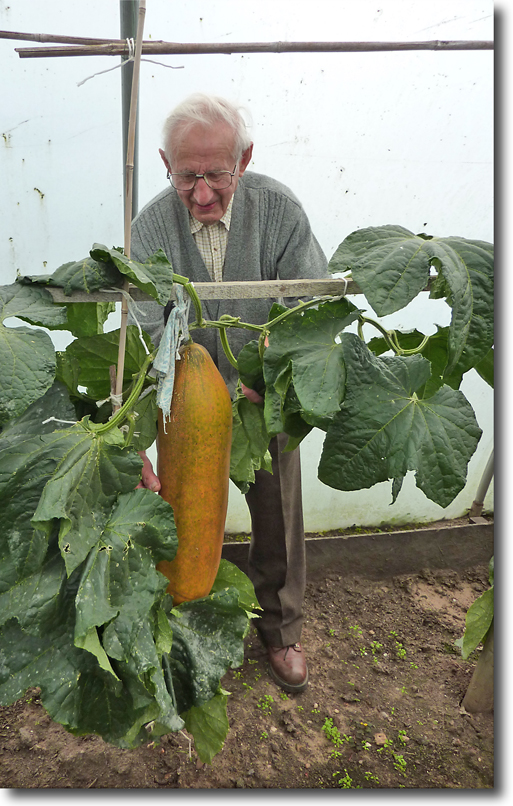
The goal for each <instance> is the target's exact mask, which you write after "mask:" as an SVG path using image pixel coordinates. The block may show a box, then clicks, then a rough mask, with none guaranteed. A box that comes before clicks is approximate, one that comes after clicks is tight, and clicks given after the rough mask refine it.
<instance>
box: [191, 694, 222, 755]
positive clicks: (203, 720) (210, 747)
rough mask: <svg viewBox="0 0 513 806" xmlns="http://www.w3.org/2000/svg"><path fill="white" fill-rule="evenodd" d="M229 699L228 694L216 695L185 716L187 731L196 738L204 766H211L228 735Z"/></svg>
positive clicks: (195, 743)
mask: <svg viewBox="0 0 513 806" xmlns="http://www.w3.org/2000/svg"><path fill="white" fill-rule="evenodd" d="M227 699H228V698H227V696H226V694H222V693H219V694H216V695H215V696H214V697H212V699H211V700H209V701H208V702H206V703H204V705H200V706H199V707H195V706H193V707H192V708H190V709H189V710H188V711H186V712H185V714H183V718H184V720H185V729H186V730H188V731H189V733H192V735H193V736H194V746H195V748H196V752H197V753H198V756H199V757H200V760H201V761H203V763H204V764H210V762H211V761H212V759H213V758H214V756H215V755H216V753H219V751H220V750H221V749H222V747H223V745H224V741H225V739H226V736H227V735H228V730H229V728H230V725H229V723H228V716H227V714H226V702H227Z"/></svg>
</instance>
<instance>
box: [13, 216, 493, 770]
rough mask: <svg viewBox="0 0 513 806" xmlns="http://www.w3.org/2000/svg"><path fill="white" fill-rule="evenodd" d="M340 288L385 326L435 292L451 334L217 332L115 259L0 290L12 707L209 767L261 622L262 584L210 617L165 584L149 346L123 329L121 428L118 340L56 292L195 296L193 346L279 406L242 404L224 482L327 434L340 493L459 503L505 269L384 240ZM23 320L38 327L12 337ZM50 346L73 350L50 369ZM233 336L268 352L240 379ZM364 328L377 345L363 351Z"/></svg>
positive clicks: (482, 258) (311, 309) (281, 315)
mask: <svg viewBox="0 0 513 806" xmlns="http://www.w3.org/2000/svg"><path fill="white" fill-rule="evenodd" d="M330 269H331V270H332V271H333V272H341V271H342V272H347V271H348V270H350V271H351V273H352V277H353V279H354V280H355V281H356V282H357V283H358V285H359V287H360V288H361V290H362V292H363V293H364V294H365V295H366V297H367V300H368V302H369V305H370V306H371V307H372V308H373V309H374V311H375V313H376V314H377V316H378V317H379V316H384V315H387V314H389V313H392V312H394V311H396V310H399V309H400V308H402V307H404V306H406V305H407V304H408V303H409V302H411V301H412V300H413V299H414V298H415V297H416V296H417V294H419V293H420V292H421V291H422V290H423V289H424V288H425V287H426V285H427V284H428V281H430V282H431V291H430V295H431V297H434V298H439V297H443V298H445V299H446V301H447V303H448V304H449V306H450V307H451V309H452V320H451V324H450V325H449V326H448V327H444V328H438V330H437V332H436V333H435V334H434V335H432V336H428V335H426V334H422V333H420V332H419V331H417V330H415V331H413V332H409V333H400V332H398V331H395V330H387V329H386V328H385V327H384V326H383V325H382V324H381V323H380V322H379V321H378V320H375V319H373V318H371V317H369V316H368V315H367V313H366V312H365V311H364V310H361V309H358V308H357V307H356V306H355V305H353V304H352V303H351V302H350V301H349V300H348V299H346V298H345V297H330V298H322V299H316V300H310V301H308V302H307V303H300V304H298V305H297V306H296V307H295V308H293V309H289V308H285V307H284V306H281V305H278V304H275V305H273V307H272V309H271V312H270V316H269V321H268V322H265V323H262V324H261V325H253V324H248V323H243V322H240V321H239V320H238V319H237V318H236V317H231V316H227V317H222V319H221V320H219V321H216V322H210V321H207V320H205V319H204V318H203V316H202V311H201V303H200V301H199V300H198V298H197V296H196V294H195V291H194V288H193V287H192V286H191V285H190V284H189V283H188V280H187V278H184V277H181V276H179V275H176V274H174V273H173V271H172V267H171V265H170V263H169V261H168V260H167V258H166V256H165V255H164V253H163V252H161V251H159V252H157V253H156V254H155V255H154V256H152V257H151V258H149V259H148V260H147V261H146V262H145V263H144V264H141V263H137V262H135V261H132V260H130V259H129V258H127V257H126V256H125V255H124V254H123V252H122V250H119V249H108V248H107V247H105V246H102V245H99V244H95V245H94V247H93V249H92V250H91V252H90V255H89V256H88V257H87V258H85V259H83V260H79V261H76V262H70V263H66V264H64V265H63V266H61V267H60V268H59V269H57V271H56V272H54V273H53V274H52V275H46V276H25V277H19V278H18V280H17V282H16V283H13V284H12V285H10V286H4V287H3V288H1V289H0V296H1V300H2V307H1V311H2V324H0V340H1V344H2V349H1V350H0V373H1V376H2V378H3V384H2V389H1V392H0V427H1V428H2V432H1V434H0V515H1V517H2V522H3V524H4V530H3V532H2V536H1V538H0V558H1V566H0V567H1V571H0V613H1V615H2V619H1V627H0V658H1V664H0V703H2V704H10V703H12V702H14V701H15V700H16V699H19V698H20V697H21V696H22V695H23V693H24V692H25V691H26V690H27V689H28V688H30V687H34V686H38V687H40V689H41V698H42V702H43V704H44V706H45V708H46V709H47V711H48V712H49V714H50V715H51V716H52V718H53V719H55V720H56V721H58V722H60V723H61V724H63V725H64V726H65V727H66V728H67V729H68V730H69V731H71V732H72V733H75V734H84V733H97V734H99V735H101V736H102V737H103V738H104V739H105V740H106V741H109V742H112V743H113V744H117V745H118V746H121V747H127V748H131V747H136V746H137V745H139V744H141V743H142V742H145V741H158V739H159V737H160V736H161V735H163V734H165V733H168V732H170V731H178V730H180V729H182V728H183V727H184V726H185V728H186V729H187V730H188V731H189V732H190V733H192V734H193V736H194V739H195V743H196V748H197V751H198V754H199V756H200V758H201V759H202V760H203V761H209V760H211V758H212V756H213V755H214V753H216V752H218V750H219V749H220V748H221V747H222V745H223V742H224V738H225V736H226V732H227V730H228V722H227V718H226V700H227V692H225V691H224V689H222V687H221V679H222V677H223V676H224V674H225V673H226V671H227V669H228V668H230V667H233V668H235V667H237V666H240V665H241V663H242V660H243V639H244V636H245V635H246V634H247V631H248V628H249V619H250V617H252V616H253V615H254V611H255V609H256V608H257V604H256V601H255V596H254V591H253V589H252V586H251V584H250V583H249V580H248V579H247V578H246V577H245V576H244V574H242V573H241V572H240V571H238V569H236V568H235V567H234V566H231V565H230V564H229V563H226V562H221V565H220V568H219V572H218V575H217V578H216V580H215V582H214V585H213V587H212V590H211V592H210V594H209V595H208V596H206V597H204V598H202V599H199V600H196V601H192V602H184V603H183V604H180V605H178V606H174V604H173V600H172V598H171V597H170V596H169V595H168V594H167V593H166V587H167V580H166V578H165V577H164V576H163V575H162V574H160V573H159V572H158V571H157V570H156V566H157V564H158V563H159V562H161V561H170V560H172V559H173V557H174V555H175V553H176V548H177V541H176V530H175V525H174V518H173V512H172V509H171V507H170V506H169V505H168V504H166V502H165V501H163V500H162V499H161V498H159V497H157V496H155V495H154V494H152V493H151V492H149V491H148V490H141V489H135V488H136V486H137V484H138V482H139V480H140V473H141V460H140V458H139V455H138V451H141V450H144V449H146V448H147V447H149V446H150V445H151V444H152V443H153V442H154V439H155V434H156V422H157V407H156V398H155V390H154V379H153V378H152V377H151V376H150V375H149V374H148V372H149V370H150V368H151V365H152V361H153V359H154V357H155V349H154V346H153V345H152V344H151V342H150V340H149V338H148V336H147V335H146V334H144V333H140V332H139V330H138V328H137V327H135V326H131V327H129V328H128V331H127V341H126V358H125V365H124V375H123V379H122V381H123V384H122V386H123V396H122V405H121V406H120V407H119V409H118V410H117V411H116V412H115V414H114V415H113V416H112V417H111V406H110V403H109V398H110V394H111V383H110V376H109V367H110V366H111V365H112V364H115V363H116V358H117V353H118V342H119V332H109V333H104V332H103V325H104V323H105V321H106V318H107V316H108V314H109V312H110V310H111V309H112V304H111V303H108V302H101V303H96V302H73V300H72V298H71V297H70V301H69V302H66V303H65V304H54V303H53V299H52V297H51V295H50V294H49V292H48V290H47V288H45V286H53V287H59V288H62V289H63V290H64V292H65V294H68V295H70V294H71V293H72V292H73V291H74V290H80V291H86V292H92V291H96V290H99V289H100V290H101V289H103V290H106V289H107V290H108V289H113V288H114V289H119V288H121V287H123V285H124V283H125V282H126V281H127V280H129V281H130V282H131V283H133V284H134V285H136V286H138V287H139V288H140V289H141V290H143V291H144V292H145V293H146V294H148V295H149V296H151V297H152V298H153V299H155V300H157V301H158V302H159V303H160V304H162V305H165V303H166V302H167V300H168V299H169V297H170V294H171V291H172V286H173V284H174V283H176V284H178V285H182V286H183V287H184V288H185V289H186V290H187V291H188V292H189V293H190V295H191V297H192V300H193V303H194V306H195V312H196V321H195V322H194V323H192V324H191V325H190V330H191V332H192V333H194V329H197V328H205V327H215V328H217V329H218V330H219V331H220V334H221V340H222V343H223V346H224V348H225V351H226V353H227V355H228V356H229V358H230V360H231V361H232V363H235V364H236V366H237V368H238V370H239V375H240V379H241V382H242V383H244V384H246V386H249V387H251V388H254V389H257V390H261V392H263V394H264V400H265V403H264V406H263V407H259V406H257V405H255V404H253V403H250V402H249V401H248V400H247V399H246V398H245V397H244V395H242V393H240V392H239V393H238V394H237V395H236V398H235V400H234V401H233V436H232V451H231V469H230V473H231V479H232V481H233V482H234V483H235V484H236V485H237V486H238V487H239V489H241V491H246V490H247V489H248V487H249V485H250V483H251V482H252V481H253V479H254V472H255V470H256V469H258V468H260V467H264V468H266V467H269V463H268V451H267V447H268V443H269V439H270V438H271V437H272V436H273V435H275V434H277V433H279V432H282V431H285V432H286V433H288V434H289V445H288V448H289V449H290V448H293V447H295V446H296V445H298V444H299V443H300V442H301V441H302V439H303V438H304V437H305V436H306V435H307V434H308V433H309V432H310V431H311V429H312V428H314V427H317V428H319V429H321V430H322V431H324V432H325V433H326V437H325V442H324V447H323V452H322V456H321V459H320V463H319V471H318V472H319V478H320V479H321V480H322V481H323V482H325V483H326V484H328V485H330V486H332V487H335V488H337V489H341V490H356V489H361V488H366V487H371V486H372V485H374V484H376V483H378V482H381V481H385V480H390V482H391V493H392V501H395V500H396V499H397V496H398V495H399V493H400V490H401V486H402V483H403V479H404V477H405V475H406V473H407V472H408V471H413V472H414V473H415V478H416V483H417V486H418V487H419V488H420V489H421V490H422V491H423V492H424V493H425V494H426V495H427V496H428V497H429V498H430V499H432V500H433V501H436V502H437V503H438V504H440V505H441V506H444V507H445V506H447V505H448V504H449V503H450V502H451V501H452V500H453V498H454V497H455V496H456V495H457V494H458V492H459V491H460V490H461V489H462V488H463V486H464V484H465V478H466V471H467V464H468V461H469V459H470V457H471V456H472V454H473V453H474V451H475V449H476V446H477V444H478V441H479V438H480V434H481V431H480V428H479V426H478V425H477V422H476V419H475V416H474V412H473V410H472V407H471V406H470V404H469V402H468V401H467V400H466V398H465V397H464V395H463V394H462V392H461V391H460V390H459V385H460V383H461V379H462V377H463V375H464V374H465V373H466V372H468V371H469V370H470V369H472V368H475V369H476V370H477V371H478V372H479V373H480V374H481V375H482V376H483V377H484V378H485V379H486V380H487V381H488V382H489V383H492V381H493V376H492V368H493V307H492V301H493V247H492V246H491V244H488V243H485V242H482V241H469V240H466V239H463V238H432V237H430V236H426V235H414V234H413V233H411V232H409V231H408V230H406V229H404V228H402V227H398V226H384V227H376V228H369V229H365V230H360V231H357V232H355V233H353V234H351V235H350V236H349V237H348V238H346V239H345V241H344V242H343V243H342V244H341V245H340V247H339V248H338V249H337V251H336V253H335V255H334V256H333V258H332V260H331V262H330ZM431 275H433V276H431ZM430 277H431V280H430ZM9 317H17V318H19V319H22V320H23V321H25V322H28V323H29V324H30V325H32V327H30V328H27V327H24V326H23V327H14V328H13V327H7V326H6V325H4V324H3V322H4V320H6V319H8V318H9ZM34 326H35V327H34ZM41 327H44V328H47V329H50V330H51V329H65V330H68V331H69V332H71V333H72V334H73V336H74V337H75V339H74V341H73V342H72V343H71V344H70V345H69V347H68V348H67V349H66V350H65V351H62V352H59V353H57V354H56V353H55V350H54V348H53V345H52V342H51V339H50V337H49V336H48V335H47V333H46V332H45V331H44V330H41ZM232 327H243V328H249V329H250V330H251V331H253V332H254V333H255V339H254V340H253V341H250V342H249V343H248V344H247V345H246V346H245V347H244V348H243V349H242V351H241V352H240V353H239V355H238V356H237V357H235V356H233V355H232V354H231V350H230V346H229V331H230V329H231V328H232ZM370 327H372V328H374V329H377V331H378V333H379V336H378V337H375V338H372V339H371V340H370V341H369V342H368V343H367V342H366V341H365V340H364V337H363V333H364V329H365V331H366V332H368V331H369V328H370ZM390 353H391V355H390ZM198 636H199V637H200V639H199V640H198Z"/></svg>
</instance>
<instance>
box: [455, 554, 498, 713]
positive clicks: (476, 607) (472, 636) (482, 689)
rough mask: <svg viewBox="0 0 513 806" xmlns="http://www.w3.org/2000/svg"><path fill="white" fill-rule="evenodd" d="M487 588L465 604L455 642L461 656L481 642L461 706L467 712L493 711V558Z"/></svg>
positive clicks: (464, 655)
mask: <svg viewBox="0 0 513 806" xmlns="http://www.w3.org/2000/svg"><path fill="white" fill-rule="evenodd" d="M489 582H490V587H489V588H487V590H485V592H484V593H482V594H481V596H479V598H478V599H476V601H475V602H474V603H473V604H472V605H471V606H470V607H469V609H468V611H467V616H466V619H465V632H464V633H463V637H462V638H459V639H458V640H457V641H456V642H455V643H456V646H458V647H459V648H460V649H461V654H462V656H463V657H464V658H468V657H469V655H471V653H472V652H474V650H475V649H477V647H478V646H479V644H481V643H482V644H483V649H482V652H481V654H480V656H479V660H478V662H477V664H476V668H475V669H474V673H473V675H472V679H471V681H470V683H469V686H468V689H467V692H466V694H465V696H464V698H463V701H462V705H463V707H464V708H465V709H466V710H467V711H469V712H470V713H476V712H479V711H491V710H493V698H494V693H493V679H494V678H493V666H494V663H493V660H494V651H493V648H494V635H493V616H494V558H493V557H492V559H491V560H490V566H489Z"/></svg>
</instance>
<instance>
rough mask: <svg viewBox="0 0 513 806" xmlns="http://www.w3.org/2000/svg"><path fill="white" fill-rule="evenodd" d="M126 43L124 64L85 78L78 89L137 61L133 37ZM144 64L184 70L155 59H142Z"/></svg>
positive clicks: (178, 66)
mask: <svg viewBox="0 0 513 806" xmlns="http://www.w3.org/2000/svg"><path fill="white" fill-rule="evenodd" d="M126 43H127V45H128V58H126V59H125V61H124V62H120V63H119V64H115V65H114V67H107V69H106V70H99V71H98V72H97V73H93V74H92V76H87V78H83V79H82V81H79V82H78V83H77V87H81V86H82V84H85V83H86V81H89V79H90V78H95V77H96V76H101V75H102V73H110V72H111V71H112V70H117V69H118V68H119V67H124V66H125V64H128V63H129V62H133V61H135V41H134V38H133V37H130V38H127V40H126ZM141 61H142V62H151V63H152V64H159V65H160V66H161V67H170V68H171V70H183V67H184V65H183V64H180V65H177V66H175V65H174V64H164V62H156V61H155V60H154V59H141Z"/></svg>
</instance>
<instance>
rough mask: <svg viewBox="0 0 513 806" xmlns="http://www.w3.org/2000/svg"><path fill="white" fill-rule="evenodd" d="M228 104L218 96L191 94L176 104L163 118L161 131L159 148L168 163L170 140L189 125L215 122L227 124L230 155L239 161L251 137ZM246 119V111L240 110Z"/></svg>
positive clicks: (237, 111)
mask: <svg viewBox="0 0 513 806" xmlns="http://www.w3.org/2000/svg"><path fill="white" fill-rule="evenodd" d="M241 109H242V107H239V108H237V107H236V106H234V105H233V104H232V103H231V102H230V101H227V100H226V99H225V98H220V97H218V96H211V95H204V94H203V93H199V92H198V93H195V94H194V95H190V96H189V97H188V98H186V99H185V100H184V101H182V103H180V104H178V106H177V107H175V109H173V111H172V112H171V114H170V115H169V116H168V117H167V118H166V120H165V122H164V126H163V129H162V137H163V146H164V152H165V154H166V157H167V158H168V160H169V162H171V161H172V159H171V157H172V151H173V148H172V147H173V140H174V138H175V136H176V134H177V133H178V132H179V133H180V135H183V134H184V133H186V132H187V131H188V130H189V129H190V128H191V127H192V126H194V125H196V124H198V123H199V124H201V125H203V126H207V127H210V126H214V125H215V124H217V123H227V124H228V125H229V126H230V127H231V128H232V129H233V132H234V135H235V140H234V154H233V157H234V159H236V160H239V159H240V158H241V156H242V154H243V152H244V151H246V149H247V148H249V146H250V145H251V138H250V136H249V134H248V131H247V126H246V123H245V121H244V118H243V117H242V114H241V112H240V111H239V110H241ZM242 111H244V112H245V113H246V115H247V116H249V115H248V112H247V110H245V109H243V110H242Z"/></svg>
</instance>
